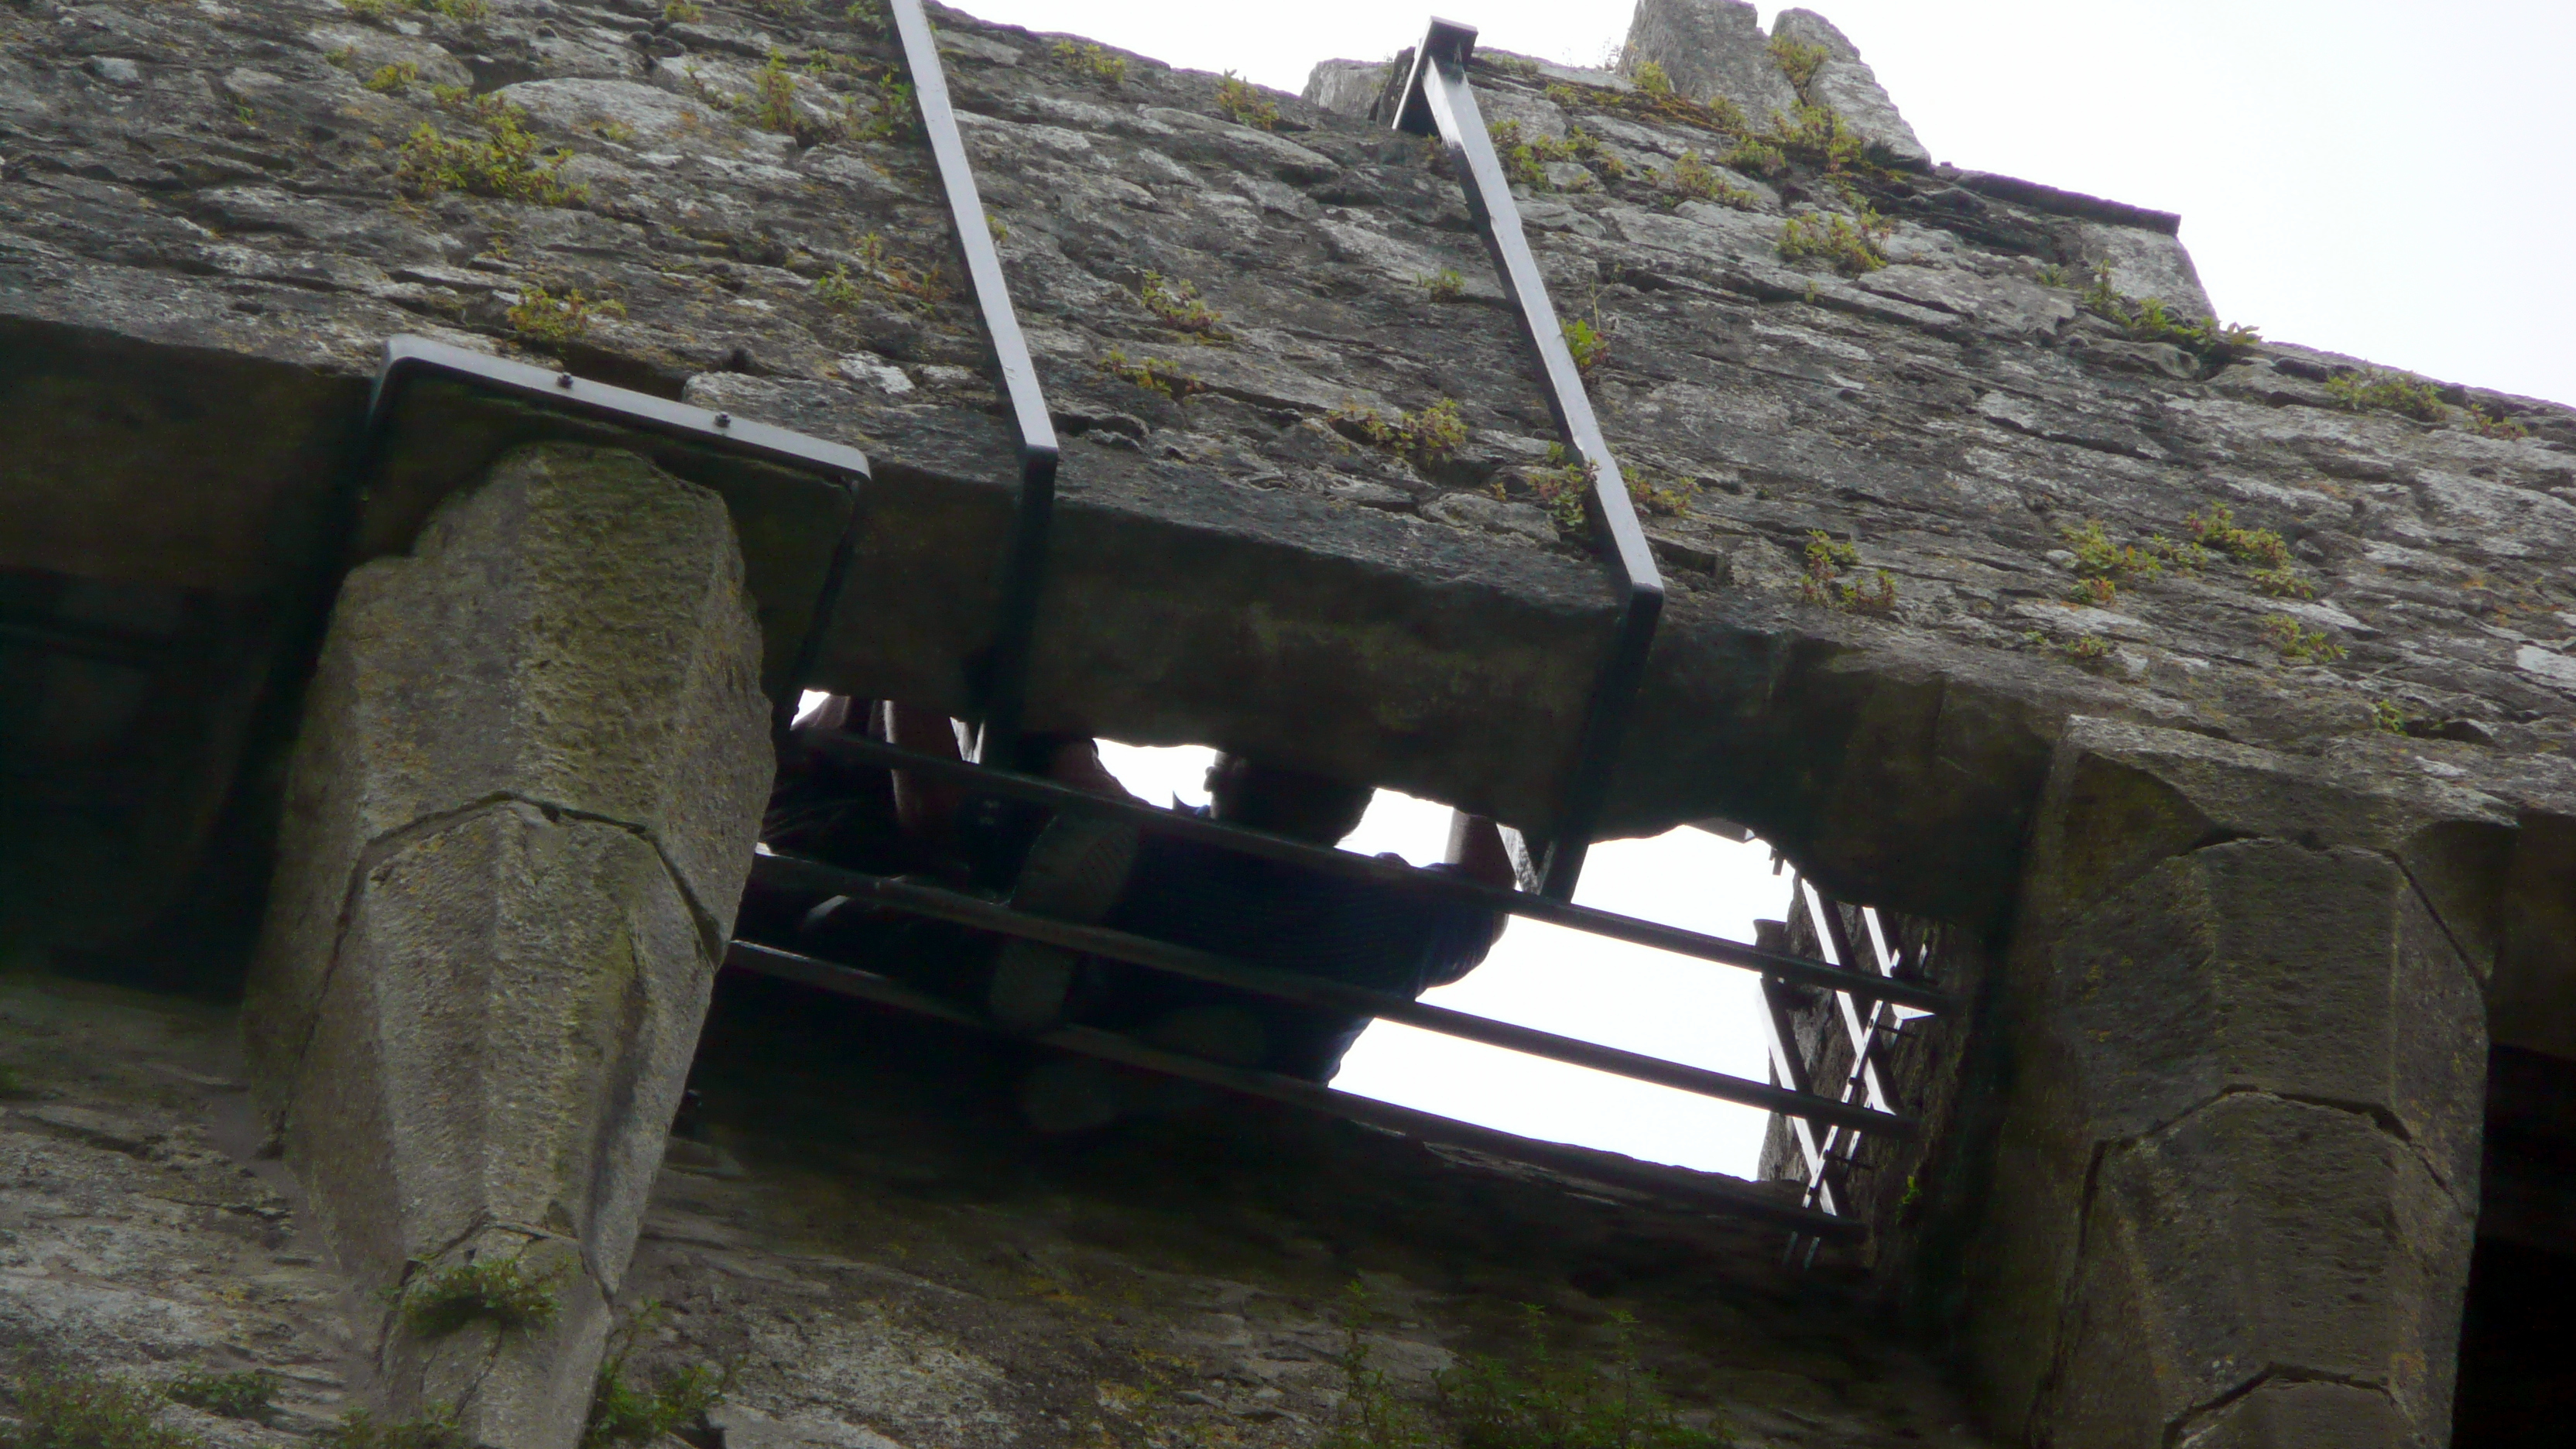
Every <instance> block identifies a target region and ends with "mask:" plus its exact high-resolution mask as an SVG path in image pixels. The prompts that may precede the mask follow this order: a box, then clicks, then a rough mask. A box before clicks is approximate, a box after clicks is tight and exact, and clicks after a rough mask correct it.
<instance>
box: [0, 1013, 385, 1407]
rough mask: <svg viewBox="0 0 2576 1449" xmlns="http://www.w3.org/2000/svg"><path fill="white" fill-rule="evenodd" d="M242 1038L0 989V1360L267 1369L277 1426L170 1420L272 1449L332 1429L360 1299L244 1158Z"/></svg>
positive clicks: (279, 1170) (162, 1372)
mask: <svg viewBox="0 0 2576 1449" xmlns="http://www.w3.org/2000/svg"><path fill="white" fill-rule="evenodd" d="M238 1032H239V1022H238V1020H237V1018H236V1015H235V1013H233V1012H232V1011H229V1010H225V1009H220V1008H214V1007H209V1006H206V1005H203V1004H200V1003H191V1002H186V1001H182V1000H178V999H174V998H171V997H168V996H147V995H144V994H142V993H138V992H126V991H115V990H109V989H105V988H101V987H96V986H88V985H81V984H76V983H71V982H64V981H60V980H51V979H47V978H44V977H41V976H37V975H34V974H33V973H29V972H24V971H13V972H12V973H10V974H9V975H8V976H6V977H0V1065H5V1066H6V1067H7V1068H8V1069H9V1074H10V1080H11V1082H12V1085H11V1086H10V1088H9V1090H8V1092H7V1094H6V1100H5V1102H0V1361H5V1362H6V1363H7V1364H8V1365H9V1366H10V1368H11V1369H12V1370H16V1369H19V1368H22V1367H26V1366H36V1365H40V1366H47V1367H52V1368H55V1369H57V1370H61V1369H115V1370H121V1371H127V1372H132V1373H135V1374H137V1376H139V1377H142V1378H145V1379H147V1380H161V1379H166V1378H169V1377H172V1376H175V1375H177V1374H181V1373H190V1372H208V1371H211V1372H218V1373H224V1372H235V1371H239V1370H244V1369H259V1370H265V1371H267V1372H269V1373H272V1374H275V1375H276V1376H277V1378H278V1381H279V1393H278V1396H277V1412H276V1413H275V1414H274V1415H273V1417H272V1418H271V1420H270V1422H269V1423H267V1424H253V1423H248V1422H245V1421H242V1420H236V1419H225V1418H218V1417H216V1416H215V1415H212V1414H206V1413H201V1412H198V1411H196V1410H194V1409H187V1408H179V1407H173V1408H171V1409H170V1410H169V1411H168V1415H167V1419H166V1422H168V1423H169V1424H170V1425H171V1427H173V1428H178V1429H182V1430H184V1431H187V1432H190V1433H194V1434H198V1435H202V1436H204V1437H205V1438H206V1439H207V1440H208V1441H209V1442H210V1443H211V1444H212V1445H214V1446H216V1449H280V1446H285V1445H291V1444H299V1443H303V1442H305V1436H308V1435H310V1434H312V1433H314V1432H315V1431H317V1430H319V1429H322V1428H324V1427H326V1426H328V1425H329V1424H331V1423H332V1422H333V1421H335V1420H336V1419H337V1418H338V1417H339V1415H340V1413H341V1410H342V1407H343V1404H344V1402H345V1401H346V1394H347V1391H348V1389H349V1388H350V1382H349V1364H348V1361H347V1360H348V1356H349V1355H350V1353H351V1351H352V1350H353V1349H354V1347H355V1340H354V1338H353V1337H352V1336H351V1335H350V1334H349V1331H348V1330H349V1326H350V1325H349V1321H348V1318H347V1316H346V1315H347V1310H348V1309H349V1308H350V1307H351V1306H352V1304H353V1302H354V1298H353V1296H352V1293H351V1285H350V1283H349V1281H348V1280H347V1279H346V1278H344V1277H342V1276H341V1275H339V1274H338V1273H336V1272H334V1271H333V1270H332V1269H331V1267H330V1266H329V1264H328V1261H327V1257H326V1255H325V1254H324V1252H323V1251H322V1249H321V1246H320V1245H319V1244H318V1243H315V1242H313V1241H312V1240H311V1239H310V1237H309V1235H304V1234H301V1233H300V1232H299V1228H300V1224H301V1216H300V1215H299V1214H298V1213H297V1212H296V1211H295V1198H296V1193H297V1189H296V1185H295V1182H294V1179H293V1178H292V1177H291V1176H290V1175H289V1174H288V1173H287V1171H286V1170H285V1168H284V1167H283V1166H282V1165H281V1164H279V1163H278V1162H277V1161H275V1160H274V1159H273V1158H270V1159H263V1158H259V1157H256V1156H254V1155H253V1151H254V1149H255V1148H256V1146H257V1145H258V1139H259V1134H258V1133H257V1131H256V1130H255V1129H254V1126H253V1122H252V1114H251V1112H250V1109H249V1105H248V1102H247V1100H246V1097H247V1094H246V1091H245V1089H244V1086H243V1083H242V1079H241V1070H240V1061H239V1056H240V1052H239V1045H238V1040H237V1038H238Z"/></svg>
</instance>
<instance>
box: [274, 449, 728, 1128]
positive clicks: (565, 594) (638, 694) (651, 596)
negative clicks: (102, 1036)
mask: <svg viewBox="0 0 2576 1449" xmlns="http://www.w3.org/2000/svg"><path fill="white" fill-rule="evenodd" d="M760 651H761V640H760V636H759V631H758V629H757V627H756V626H755V625H754V623H753V622H752V615H751V613H750V607H749V603H748V599H747V596H746V595H745V593H744V590H743V584H742V559H741V554H740V551H739V549H738V548H737V547H736V545H735V542H734V536H733V528H732V524H731V522H730V521H729V519H728V518H727V515H726V512H725V508H724V504H723V503H722V501H721V500H719V499H718V498H716V496H715V495H714V494H712V493H710V492H708V491H707V490H705V489H702V488H698V487H694V486H692V485H690V484H687V483H684V482H681V481H680V480H678V479H675V478H672V477H670V476H668V475H667V474H663V473H660V472H658V471H657V470H655V469H654V468H652V467H651V466H650V465H649V464H647V463H645V462H643V461H642V460H641V459H638V458H635V457H633V456H632V455H629V454H624V453H618V452H613V451H607V450H599V449H588V448H575V447H568V446H542V447H535V448H529V449H525V450H522V451H520V452H518V453H514V454H512V455H510V456H509V457H508V458H507V459H505V460H504V461H503V463H502V464H501V465H500V466H499V467H498V468H496V469H495V470H494V473H493V475H492V478H491V480H490V481H489V482H488V483H487V484H485V485H484V486H483V487H482V488H480V489H478V490H476V491H474V492H472V493H470V494H465V495H461V496H459V497H456V498H453V499H451V500H450V501H449V502H448V503H446V504H445V505H443V506H442V507H441V508H440V509H439V511H438V513H437V514H436V515H434V516H433V517H432V519H431V521H430V523H429V525H428V526H427V527H426V528H425V529H424V530H423V531H422V534H421V537H420V540H419V543H418V545H417V546H416V548H415V550H414V552H413V554H412V556H410V557H408V558H392V559H380V560H377V561H376V562H373V563H370V564H367V565H365V566H363V567H361V568H359V569H357V570H355V571H353V572H352V573H351V574H350V576H349V578H348V580H347V582H346V583H345V584H343V586H342V588H341V596H340V601H339V604H338V606H337V608H336V609H335V611H334V613H333V616H332V625H331V633H330V636H329V639H328V642H327V643H326V644H325V646H324V649H323V654H322V658H321V661H320V663H319V665H318V667H317V670H316V673H315V676H314V679H313V682H312V684H311V686H310V688H309V690H308V694H307V701H306V706H305V712H306V726H305V729H304V733H303V736H302V738H301V739H300V740H299V741H298V745H297V753H296V760H295V765H294V770H293V775H292V777H291V779H290V781H289V784H288V788H287V796H286V801H285V811H284V819H283V821H282V824H281V829H280V845H279V858H280V861H281V867H280V870H279V873H278V877H277V885H276V891H275V895H274V897H273V899H272V901H271V904H270V911H269V922H268V928H267V931H266V935H265V939H264V940H263V943H262V947H261V959H260V961H259V963H258V965H257V967H256V968H255V970H254V975H253V980H252V1003H251V1011H250V1012H249V1016H248V1020H249V1022H250V1027H249V1038H250V1047H251V1052H252V1055H253V1057H254V1058H255V1059H256V1062H257V1065H258V1067H259V1069H260V1072H259V1074H260V1076H261V1079H262V1081H263V1083H264V1085H265V1086H266V1087H269V1088H274V1087H278V1086H282V1084H284V1083H286V1082H289V1081H292V1080H294V1079H295V1057H296V1054H297V1052H298V1051H299V1050H300V1043H301V1042H302V1040H303V1038H304V1036H305V1035H306V1033H307V1031H308V1030H309V1025H310V1022H311V1019H312V1015H313V1012H314V1010H315V1007H316V1004H317V1001H318V997H319V994H320V992H321V989H322V976H323V972H324V970H325V969H326V968H327V966H328V964H329V963H330V961H331V960H332V959H333V954H334V949H333V948H334V942H335V939H336V937H337V936H338V934H339V932H340V930H341V925H342V922H343V920H344V918H345V912H346V910H347V905H348V900H349V897H350V893H351V891H352V889H353V886H354V882H355V880H356V878H357V874H358V872H359V871H360V870H361V869H362V868H363V867H364V865H365V863H366V862H367V861H368V860H369V858H370V856H371V853H373V852H376V851H379V850H381V849H382V848H383V847H384V845H385V844H386V843H387V842H388V841H389V839H390V838H391V837H392V836H393V835H394V834H395V833H396V832H398V831H401V830H404V829H405V828H407V827H412V826H414V825H416V824H417V823H418V822H421V821H425V820H431V819H435V818H438V817H442V816H446V815H450V814H453V813H455V812H458V811H462V810H469V809H473V808H476V807H478V806H480V805H482V804H485V803H487V802H490V801H493V800H496V799H504V798H506V799H516V800H524V801H528V802H530V803H533V804H536V805H539V806H542V807H544V808H546V809H548V810H553V811H560V812H564V813H566V814H569V815H573V816H578V817H593V818H599V819H604V820H612V821H617V822H620V823H622V824H623V825H625V826H627V827H630V828H632V829H634V830H636V831H638V832H640V833H641V834H642V835H643V836H644V837H645V838H646V839H648V840H650V841H651V842H653V844H654V845H655V846H656V847H657V848H658V849H659V850H660V851H661V853H662V855H663V857H664V859H665V860H666V861H667V862H668V863H669V866H670V868H671V870H672V872H673V874H674V875H675V876H676V877H677V878H678V880H679V882H680V884H681V887H682V889H683V891H684V892H685V894H686V896H687V898H688V901H689V903H690V907H691V909H692V910H693V911H694V912H695V913H696V914H697V916H698V918H699V921H700V926H701V929H702V930H703V931H704V932H705V933H706V934H707V935H708V936H709V937H710V938H711V939H712V938H716V937H721V936H722V935H723V934H724V933H725V932H726V931H728V930H730V929H731V925H732V916H733V907H734V903H735V901H736V900H737V899H738V898H739V896H740V894H741V890H742V879H743V876H744V874H745V872H746V871H747V870H748V869H749V863H750V858H751V847H752V843H753V838H754V835H755V834H756V831H757V828H758V819H757V816H758V812H757V809H756V808H754V809H752V810H751V811H750V812H749V813H745V809H744V805H743V802H744V801H746V800H750V801H757V800H758V799H759V798H760V796H761V795H762V794H763V793H764V792H765V791H766V790H767V788H768V779H769V771H770V768H771V762H770V758H769V748H768V742H767V735H766V731H767V728H768V717H769V716H768V705H767V701H765V700H764V699H763V698H762V697H761V694H760V689H759V668H760ZM264 1100H265V1102H266V1105H267V1106H268V1107H269V1109H270V1110H271V1111H272V1112H274V1111H275V1110H276V1109H277V1108H278V1106H279V1105H280V1104H279V1103H278V1102H277V1101H276V1099H275V1096H274V1093H273V1092H264Z"/></svg>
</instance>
